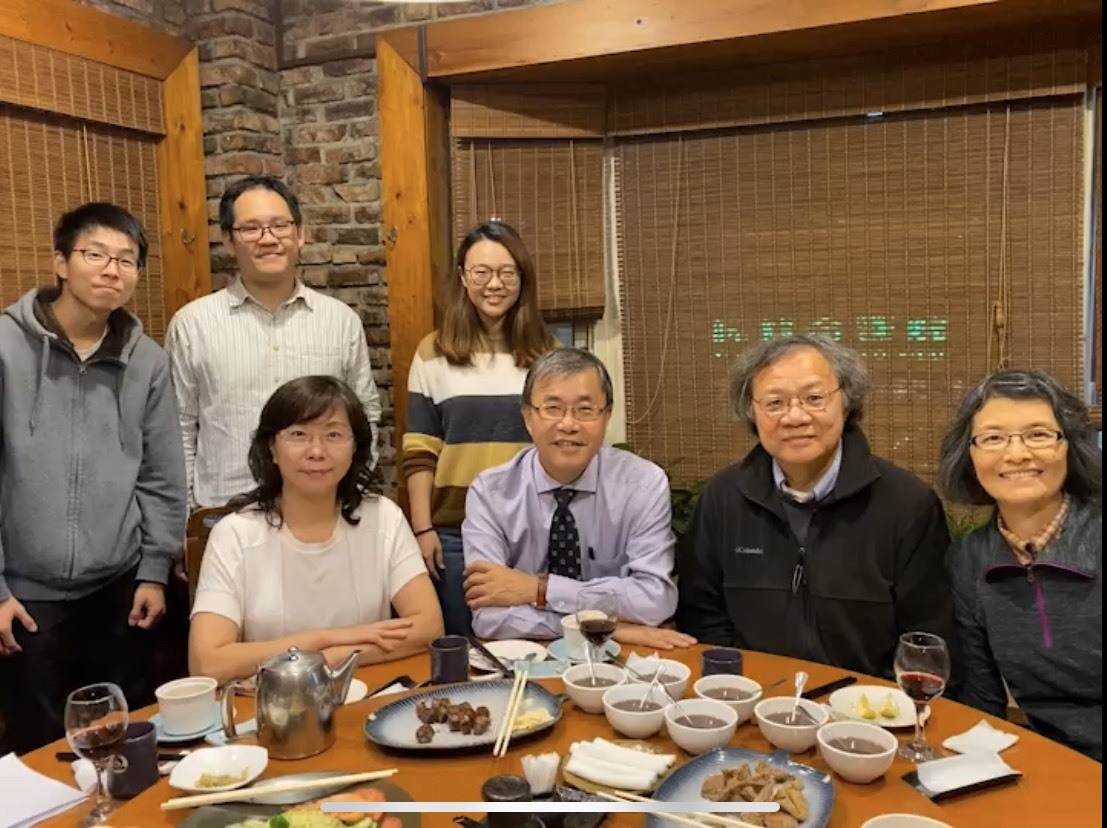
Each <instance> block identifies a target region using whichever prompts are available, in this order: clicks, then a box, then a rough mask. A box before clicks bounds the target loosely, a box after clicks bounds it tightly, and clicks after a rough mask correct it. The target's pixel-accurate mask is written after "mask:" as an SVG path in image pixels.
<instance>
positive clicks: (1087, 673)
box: [950, 498, 1103, 762]
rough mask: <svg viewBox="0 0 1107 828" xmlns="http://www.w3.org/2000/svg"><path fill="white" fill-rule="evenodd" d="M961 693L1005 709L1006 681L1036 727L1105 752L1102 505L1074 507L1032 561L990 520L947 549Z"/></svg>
mask: <svg viewBox="0 0 1107 828" xmlns="http://www.w3.org/2000/svg"><path fill="white" fill-rule="evenodd" d="M950 561H951V568H952V576H953V595H954V612H955V615H956V620H957V633H958V640H957V643H958V646H957V647H956V648H955V649H954V654H955V655H957V656H959V657H960V658H959V663H958V664H957V665H955V672H959V673H960V678H961V683H962V692H961V695H960V697H959V698H958V701H961V702H964V703H965V704H971V705H972V706H974V707H977V708H979V709H980V710H984V711H986V712H988V713H991V714H993V715H995V716H1000V717H1002V716H1003V715H1004V713H1005V711H1006V709H1007V694H1006V692H1005V691H1004V687H1003V684H1004V682H1006V683H1007V686H1008V687H1009V688H1010V690H1011V695H1012V696H1014V698H1015V701H1016V702H1018V704H1019V707H1020V708H1022V711H1023V713H1025V714H1026V718H1027V720H1028V721H1029V722H1030V725H1031V726H1032V727H1033V728H1034V730H1036V731H1037V732H1039V733H1041V734H1042V735H1043V736H1046V737H1048V738H1050V739H1053V740H1055V741H1058V742H1061V743H1062V744H1065V745H1068V746H1069V747H1071V748H1073V749H1074V750H1078V751H1080V752H1081V753H1084V754H1087V755H1088V756H1090V757H1092V758H1093V759H1096V760H1098V761H1101V762H1102V761H1103V583H1102V580H1101V579H1102V561H1103V505H1102V503H1100V502H1098V501H1096V502H1094V503H1081V502H1079V501H1077V500H1076V499H1075V498H1074V499H1073V501H1072V504H1071V505H1070V506H1069V511H1068V514H1067V515H1065V522H1064V523H1063V524H1062V527H1061V534H1060V535H1059V536H1058V537H1057V538H1055V539H1054V540H1053V541H1052V542H1051V543H1050V544H1049V545H1048V546H1046V547H1045V549H1043V550H1042V551H1041V553H1040V554H1039V555H1038V556H1037V558H1035V560H1034V563H1032V564H1030V566H1023V565H1022V564H1020V563H1019V562H1018V560H1017V559H1016V558H1015V556H1014V554H1013V553H1012V552H1011V549H1010V548H1009V547H1008V546H1007V541H1005V540H1004V539H1003V536H1002V535H1000V533H999V530H998V529H997V528H996V524H995V521H994V520H992V521H991V522H990V523H988V525H987V526H984V527H982V528H980V529H977V530H976V531H975V532H972V533H971V534H969V535H966V536H965V537H963V538H960V539H958V541H957V542H956V543H955V544H954V546H953V548H952V550H951V551H950Z"/></svg>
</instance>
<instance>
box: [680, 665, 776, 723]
mask: <svg viewBox="0 0 1107 828" xmlns="http://www.w3.org/2000/svg"><path fill="white" fill-rule="evenodd" d="M720 687H726V688H734V689H737V690H742V691H744V692H746V693H751V694H752V695H751V696H750V697H749V698H748V699H741V700H735V701H729V700H724V699H715V701H721V702H722V703H723V704H725V705H726V706H727V707H731V708H733V709H734V712H735V713H737V714H738V724H742V723H743V722H746V721H749V718H750V716H752V715H753V708H754V707H755V706H756V705H757V703H758V702H759V701H761V685H760V684H758V683H757V682H756V681H754V680H753V679H750V678H746V677H745V676H735V675H729V674H723V673H716V674H715V675H713V676H704V677H703V678H701V679H699V680H698V681H697V682H696V683H695V684H693V685H692V691H693V692H694V693H695V694H696V697H697V698H700V699H710V698H711V696H709V695H707V691H708V690H716V689H718V688H720Z"/></svg>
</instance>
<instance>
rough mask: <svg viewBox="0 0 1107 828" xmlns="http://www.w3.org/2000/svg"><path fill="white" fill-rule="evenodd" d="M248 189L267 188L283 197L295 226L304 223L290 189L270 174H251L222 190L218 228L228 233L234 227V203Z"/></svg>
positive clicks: (301, 212) (298, 204)
mask: <svg viewBox="0 0 1107 828" xmlns="http://www.w3.org/2000/svg"><path fill="white" fill-rule="evenodd" d="M250 190H269V191H271V192H274V193H276V194H277V195H279V196H280V197H281V198H283V199H284V203H285V204H287V205H288V211H289V212H290V213H291V214H292V223H293V224H295V225H296V226H297V227H302V226H303V224H304V215H303V211H302V210H301V209H300V199H298V198H296V194H295V193H294V192H292V189H291V188H290V187H289V186H288V185H287V184H285V183H284V182H283V181H281V180H280V179H279V178H274V177H273V176H271V175H251V176H247V177H246V178H240V179H238V181H235V182H234V183H233V184H231V185H230V186H229V187H227V189H225V190H224V191H223V197H222V198H220V199H219V229H220V230H222V231H223V233H225V234H227V235H230V233H231V231H232V230H233V229H234V203H235V202H236V201H238V197H239V196H241V195H242V194H243V193H245V192H249V191H250Z"/></svg>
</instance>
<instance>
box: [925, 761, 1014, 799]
mask: <svg viewBox="0 0 1107 828" xmlns="http://www.w3.org/2000/svg"><path fill="white" fill-rule="evenodd" d="M916 773H917V774H918V777H919V782H921V783H922V785H923V786H924V787H925V788H926V789H927V790H928V791H930V792H931V793H935V794H940V793H945V792H947V791H953V790H957V789H958V788H967V787H969V786H970V785H976V784H979V783H981V782H987V781H988V780H990V779H997V778H999V777H1001V776H1008V775H1010V774H1017V773H1018V771H1016V770H1015V769H1014V768H1012V767H1011V766H1010V765H1008V764H1007V763H1006V762H1004V761H1003V760H1002V759H1000V758H999V754H998V753H966V754H962V755H961V756H947V757H946V758H944V759H935V760H934V761H933V762H923V763H922V764H921V765H919V766H918V767H917V768H916Z"/></svg>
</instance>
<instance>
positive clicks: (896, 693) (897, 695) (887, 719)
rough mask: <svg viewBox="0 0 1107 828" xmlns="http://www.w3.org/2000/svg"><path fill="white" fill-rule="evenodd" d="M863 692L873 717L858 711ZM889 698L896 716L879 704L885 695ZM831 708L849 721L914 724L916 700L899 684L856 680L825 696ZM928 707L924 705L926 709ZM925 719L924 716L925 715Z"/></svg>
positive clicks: (905, 725) (893, 725) (910, 725)
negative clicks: (885, 713) (886, 713)
mask: <svg viewBox="0 0 1107 828" xmlns="http://www.w3.org/2000/svg"><path fill="white" fill-rule="evenodd" d="M862 695H864V696H865V698H866V699H867V700H868V702H869V706H870V707H871V708H872V709H873V712H875V713H876V717H875V718H873V719H866V718H865V717H864V716H862V715H861V714H860V713H859V712H858V705H859V703H860V701H861V696H862ZM889 698H890V699H891V700H892V702H893V703H894V704H895V707H896V715H895V716H884V715H883V714H881V712H880V711H881V708H882V707H883V706H884V702H885V700H887V699H889ZM827 704H829V705H830V709H831V710H833V711H834V712H835V713H837V714H838V715H839V716H842V717H844V718H846V719H849V720H850V721H854V722H865V723H866V724H873V725H877V726H878V727H886V728H898V727H914V726H915V703H914V702H913V701H911V697H910V696H908V695H907V694H906V693H904V692H903V691H902V690H900V689H899V688H898V687H885V686H882V685H879V684H855V685H853V686H852V687H842V688H841V689H839V690H835V691H834V692H833V693H831V694H830V698H829V699H827ZM929 711H930V708H929V707H928V708H927V713H929ZM924 721H925V719H924Z"/></svg>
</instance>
